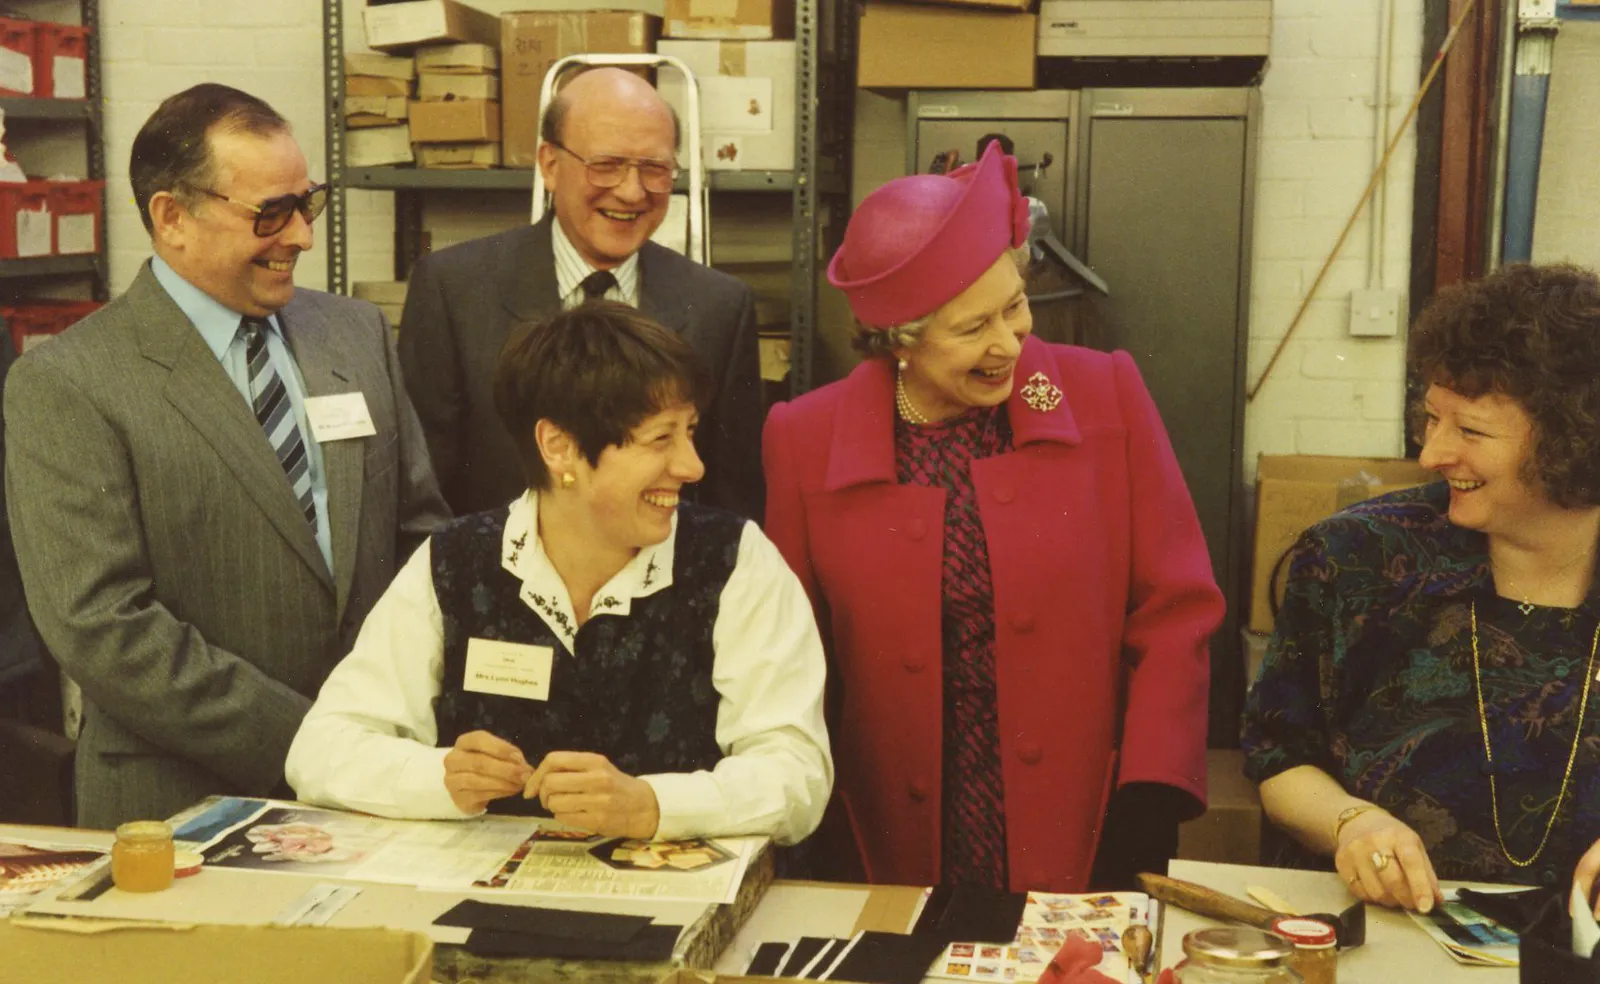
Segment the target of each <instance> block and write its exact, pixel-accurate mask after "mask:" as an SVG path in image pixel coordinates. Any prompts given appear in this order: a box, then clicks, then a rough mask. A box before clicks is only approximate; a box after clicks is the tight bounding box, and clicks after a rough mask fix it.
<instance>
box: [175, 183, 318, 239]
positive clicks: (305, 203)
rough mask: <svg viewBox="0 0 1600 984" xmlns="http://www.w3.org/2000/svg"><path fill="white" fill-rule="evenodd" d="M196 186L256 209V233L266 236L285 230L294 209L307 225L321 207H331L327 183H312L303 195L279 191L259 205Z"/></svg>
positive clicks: (236, 203) (223, 198)
mask: <svg viewBox="0 0 1600 984" xmlns="http://www.w3.org/2000/svg"><path fill="white" fill-rule="evenodd" d="M195 190H196V191H198V192H200V193H202V194H206V195H210V196H211V197H212V198H220V199H221V200H223V201H225V202H228V203H229V204H232V205H238V206H240V207H241V208H247V209H249V210H250V211H252V212H254V213H256V222H255V233H256V235H257V236H260V237H262V238H263V239H265V238H266V237H268V236H276V235H277V234H278V233H280V232H282V231H283V230H284V227H285V226H287V225H288V224H289V222H290V220H291V219H293V218H294V213H296V212H299V213H300V215H301V217H303V218H304V219H305V220H306V225H310V224H311V223H313V222H315V221H317V216H319V215H321V214H322V210H323V209H325V208H327V207H328V186H327V185H325V184H319V185H312V186H311V187H310V188H307V189H306V191H305V194H303V195H278V196H277V197H275V198H269V199H267V200H266V201H264V202H262V203H261V204H260V205H251V204H250V203H249V202H241V201H239V200H238V199H237V198H229V197H228V196H227V195H223V194H218V193H217V192H215V191H212V190H211V189H210V188H196V189H195Z"/></svg>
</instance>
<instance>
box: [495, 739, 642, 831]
mask: <svg viewBox="0 0 1600 984" xmlns="http://www.w3.org/2000/svg"><path fill="white" fill-rule="evenodd" d="M522 795H523V796H524V797H525V798H528V799H532V798H533V797H535V796H537V797H539V802H540V803H542V804H544V808H545V809H547V810H549V811H550V812H551V814H552V815H554V816H555V818H556V821H557V822H558V823H564V824H566V825H567V826H569V827H578V828H581V829H583V830H592V831H594V832H595V833H597V834H603V835H605V836H607V837H634V838H638V839H640V840H649V839H650V838H652V837H654V836H655V835H656V828H657V827H659V826H660V825H661V806H660V804H658V803H657V802H656V791H655V790H654V789H652V788H650V784H649V783H647V782H645V781H644V780H643V779H635V778H634V777H633V776H630V775H628V774H627V773H625V772H623V771H621V770H620V769H618V768H617V767H616V766H614V765H612V764H611V760H610V759H608V758H606V757H605V756H604V755H596V754H594V753H593V752H551V753H550V754H549V755H546V756H545V757H544V761H542V762H540V763H539V768H538V769H536V770H534V773H533V775H532V776H530V777H529V778H528V781H527V785H526V786H525V787H524V788H523V791H522Z"/></svg>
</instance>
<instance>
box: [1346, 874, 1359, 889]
mask: <svg viewBox="0 0 1600 984" xmlns="http://www.w3.org/2000/svg"><path fill="white" fill-rule="evenodd" d="M1360 880H1361V876H1360V875H1351V876H1350V877H1349V878H1346V879H1345V882H1346V883H1348V884H1349V886H1350V887H1351V888H1355V887H1356V882H1359V881H1360Z"/></svg>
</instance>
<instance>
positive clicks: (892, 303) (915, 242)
mask: <svg viewBox="0 0 1600 984" xmlns="http://www.w3.org/2000/svg"><path fill="white" fill-rule="evenodd" d="M1027 240H1028V202H1027V199H1025V198H1023V197H1022V194H1021V192H1020V191H1018V189H1017V159H1016V158H1015V157H1011V156H1010V155H1008V154H1006V153H1004V152H1002V151H1001V150H1000V145H999V143H998V141H997V142H994V143H991V144H989V147H988V149H987V150H985V151H984V152H983V157H982V158H980V159H979V160H978V162H977V163H976V164H968V165H967V166H965V167H960V168H957V169H956V170H954V171H951V172H950V173H949V174H913V175H910V176H908V177H904V178H896V179H895V180H893V181H891V182H889V183H888V184H886V185H884V186H883V187H882V188H879V189H878V190H877V191H874V192H873V193H872V194H870V195H868V196H867V197H866V199H865V200H863V201H862V203H861V207H860V208H857V209H856V212H855V215H853V216H851V218H850V224H849V226H847V227H846V228H845V231H844V244H843V245H842V246H840V247H839V252H837V253H835V254H833V262H831V263H829V264H828V282H829V283H831V284H833V285H834V286H835V287H837V288H839V289H840V290H842V291H844V293H845V296H846V297H847V298H849V300H850V310H851V311H853V312H854V313H855V316H856V318H857V319H858V320H859V321H860V322H861V323H862V324H864V325H867V326H869V327H872V328H891V327H893V326H895V325H903V324H905V323H906V322H908V321H915V320H916V319H917V318H920V317H922V316H923V315H927V314H931V313H933V312H934V311H937V310H938V309H939V307H940V306H941V305H943V304H944V303H945V302H946V301H949V300H950V299H952V298H954V297H956V296H957V295H958V294H960V293H961V292H962V291H964V290H966V289H967V288H968V287H970V286H972V284H973V282H974V281H976V280H977V279H978V278H979V277H981V276H983V274H984V273H985V272H987V271H988V269H989V268H990V267H992V266H994V262H995V260H997V259H998V258H999V257H1000V254H1002V253H1004V252H1005V251H1006V249H1007V248H1009V247H1013V246H1021V245H1022V244H1023V243H1025V242H1027Z"/></svg>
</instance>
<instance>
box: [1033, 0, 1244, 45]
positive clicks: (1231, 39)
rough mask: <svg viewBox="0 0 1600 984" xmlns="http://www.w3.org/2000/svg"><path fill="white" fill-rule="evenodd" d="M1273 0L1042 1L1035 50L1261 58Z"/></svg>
mask: <svg viewBox="0 0 1600 984" xmlns="http://www.w3.org/2000/svg"><path fill="white" fill-rule="evenodd" d="M1271 43H1272V0H1043V2H1041V3H1040V4H1039V54H1041V55H1045V56H1057V57H1074V58H1228V57H1235V58H1240V57H1244V58H1265V57H1266V56H1267V54H1268V51H1269V49H1270V47H1271Z"/></svg>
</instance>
